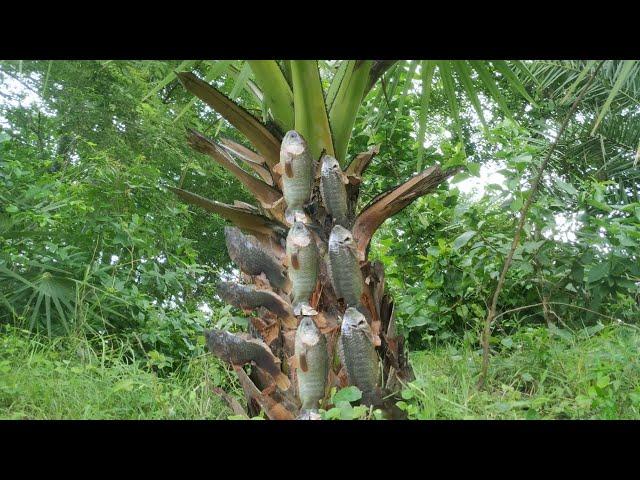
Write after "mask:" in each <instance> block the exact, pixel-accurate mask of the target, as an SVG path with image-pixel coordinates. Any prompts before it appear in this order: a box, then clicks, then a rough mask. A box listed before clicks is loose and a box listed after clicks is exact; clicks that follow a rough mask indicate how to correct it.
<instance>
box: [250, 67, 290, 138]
mask: <svg viewBox="0 0 640 480" xmlns="http://www.w3.org/2000/svg"><path fill="white" fill-rule="evenodd" d="M247 62H248V64H249V65H250V66H251V70H252V71H253V75H254V77H255V79H256V82H257V83H258V86H259V87H260V88H261V89H262V93H263V95H264V102H265V103H266V105H267V107H268V108H269V109H270V110H271V113H272V114H273V118H274V120H275V121H276V123H277V124H278V125H280V127H281V128H282V129H283V130H284V131H288V130H291V129H293V126H294V113H293V92H292V91H291V87H290V86H289V84H288V83H287V79H286V78H285V76H284V74H283V73H282V70H280V67H279V66H278V64H277V62H276V61H275V60H247Z"/></svg>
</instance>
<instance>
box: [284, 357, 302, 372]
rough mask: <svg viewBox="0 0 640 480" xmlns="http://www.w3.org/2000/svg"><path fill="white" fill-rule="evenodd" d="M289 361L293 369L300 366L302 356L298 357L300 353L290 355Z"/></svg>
mask: <svg viewBox="0 0 640 480" xmlns="http://www.w3.org/2000/svg"><path fill="white" fill-rule="evenodd" d="M287 362H288V363H289V368H291V369H295V368H300V358H299V357H298V355H293V356H291V357H289V359H288V360H287Z"/></svg>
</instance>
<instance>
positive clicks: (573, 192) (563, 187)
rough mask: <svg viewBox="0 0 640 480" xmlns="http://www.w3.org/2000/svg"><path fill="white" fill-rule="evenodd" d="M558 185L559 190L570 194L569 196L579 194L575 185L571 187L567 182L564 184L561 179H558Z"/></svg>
mask: <svg viewBox="0 0 640 480" xmlns="http://www.w3.org/2000/svg"><path fill="white" fill-rule="evenodd" d="M556 185H557V186H558V188H560V189H561V190H563V191H564V192H566V193H568V194H569V195H577V194H578V190H576V189H575V188H574V187H573V185H570V184H568V183H566V182H563V181H562V180H560V179H559V178H556Z"/></svg>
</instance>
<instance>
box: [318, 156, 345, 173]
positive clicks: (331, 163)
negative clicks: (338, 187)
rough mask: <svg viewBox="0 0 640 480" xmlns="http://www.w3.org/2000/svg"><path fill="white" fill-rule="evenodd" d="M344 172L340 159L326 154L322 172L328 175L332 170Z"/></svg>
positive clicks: (323, 158)
mask: <svg viewBox="0 0 640 480" xmlns="http://www.w3.org/2000/svg"><path fill="white" fill-rule="evenodd" d="M334 171H335V172H342V169H341V168H340V164H339V163H338V160H336V159H335V158H333V157H332V156H331V155H325V156H323V157H322V174H323V175H327V174H329V173H331V172H334Z"/></svg>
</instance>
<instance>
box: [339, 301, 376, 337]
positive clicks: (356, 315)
mask: <svg viewBox="0 0 640 480" xmlns="http://www.w3.org/2000/svg"><path fill="white" fill-rule="evenodd" d="M341 330H342V332H343V333H344V332H348V333H351V332H353V331H355V330H362V331H364V332H367V331H371V327H370V326H369V324H368V323H367V319H366V318H365V316H364V315H363V314H362V312H360V311H359V310H358V309H357V308H355V307H349V308H347V309H346V310H345V312H344V316H343V317H342V327H341Z"/></svg>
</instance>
